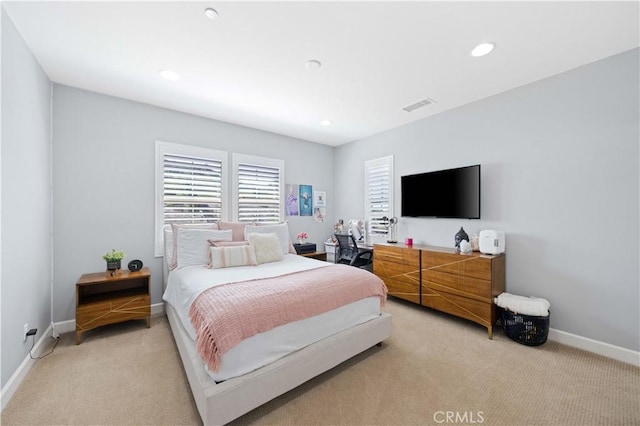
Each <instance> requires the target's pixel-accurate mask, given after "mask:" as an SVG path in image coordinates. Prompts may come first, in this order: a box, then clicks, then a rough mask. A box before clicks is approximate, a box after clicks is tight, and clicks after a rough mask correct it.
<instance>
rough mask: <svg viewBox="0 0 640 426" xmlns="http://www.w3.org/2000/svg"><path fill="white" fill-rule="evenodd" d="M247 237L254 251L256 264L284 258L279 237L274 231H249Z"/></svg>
mask: <svg viewBox="0 0 640 426" xmlns="http://www.w3.org/2000/svg"><path fill="white" fill-rule="evenodd" d="M247 239H248V240H249V243H250V244H251V246H253V248H254V250H255V252H256V261H257V262H258V265H261V264H263V263H269V262H278V261H280V260H282V259H283V258H284V256H283V254H282V247H281V246H280V239H279V238H278V235H277V234H275V233H273V232H272V233H269V234H264V233H259V232H255V233H250V234H247Z"/></svg>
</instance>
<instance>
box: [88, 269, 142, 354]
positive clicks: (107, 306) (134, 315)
mask: <svg viewBox="0 0 640 426" xmlns="http://www.w3.org/2000/svg"><path fill="white" fill-rule="evenodd" d="M150 280H151V273H150V272H149V268H146V267H145V268H142V269H141V270H140V271H136V272H130V271H119V272H118V273H117V274H115V275H111V274H110V273H108V272H97V273H92V274H84V275H82V276H81V277H80V279H79V280H78V282H77V283H76V345H79V344H80V340H81V337H82V333H84V332H85V331H88V330H91V329H94V328H96V327H100V326H103V325H107V324H114V323H117V322H123V321H129V320H133V319H145V320H146V322H147V328H149V327H150V326H151V295H150Z"/></svg>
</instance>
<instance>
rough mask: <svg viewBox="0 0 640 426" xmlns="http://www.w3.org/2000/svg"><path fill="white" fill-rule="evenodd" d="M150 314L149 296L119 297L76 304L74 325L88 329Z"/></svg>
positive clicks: (145, 316) (146, 316)
mask: <svg viewBox="0 0 640 426" xmlns="http://www.w3.org/2000/svg"><path fill="white" fill-rule="evenodd" d="M150 314H151V305H150V297H149V296H148V295H144V296H133V297H121V298H117V299H112V300H107V301H104V302H96V303H91V304H88V305H83V306H78V309H77V310H76V325H77V326H78V327H80V328H81V329H82V330H90V329H92V328H95V327H99V326H101V325H106V324H113V323H116V322H122V321H128V320H131V319H138V318H143V319H145V318H148V317H149V315H150Z"/></svg>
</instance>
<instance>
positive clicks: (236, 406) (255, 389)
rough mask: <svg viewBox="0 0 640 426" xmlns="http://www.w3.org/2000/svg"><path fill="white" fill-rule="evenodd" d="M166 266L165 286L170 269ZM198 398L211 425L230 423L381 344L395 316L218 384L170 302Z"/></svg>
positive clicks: (167, 240)
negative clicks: (205, 365)
mask: <svg viewBox="0 0 640 426" xmlns="http://www.w3.org/2000/svg"><path fill="white" fill-rule="evenodd" d="M170 230H171V228H170V227H167V226H165V228H164V231H163V232H164V248H165V252H164V254H165V257H166V258H169V259H170V258H171V257H172V250H173V249H172V246H173V236H172V235H171V232H170ZM162 264H163V288H164V287H166V285H167V278H168V276H169V270H168V268H167V263H166V262H162ZM164 307H165V312H166V313H167V317H168V318H169V324H170V325H171V331H172V332H173V337H174V339H175V342H176V345H177V346H178V351H179V352H180V358H182V364H183V366H184V371H185V372H186V374H187V379H188V380H189V385H190V386H191V393H192V394H193V399H194V400H195V402H196V406H197V407H198V412H199V413H200V417H201V418H202V421H203V422H204V424H205V425H222V424H225V423H228V422H230V421H232V420H234V419H236V418H238V417H240V416H242V415H243V414H246V413H248V412H249V411H251V410H253V409H254V408H256V407H259V406H261V405H262V404H264V403H265V402H268V401H270V400H272V399H274V398H276V397H278V396H280V395H282V394H283V393H286V392H288V391H290V390H291V389H293V388H295V387H297V386H300V385H301V384H303V383H304V382H306V381H308V380H309V379H312V378H313V377H316V376H318V375H319V374H322V373H324V372H325V371H327V370H330V369H331V368H333V367H335V366H336V365H338V364H340V363H342V362H344V361H346V360H348V359H349V358H351V357H353V356H355V355H357V354H359V353H361V352H363V351H365V350H367V349H369V348H370V347H372V346H375V345H377V344H379V343H380V342H382V341H383V340H385V339H386V338H388V337H389V336H390V335H391V315H390V314H388V313H382V314H381V315H380V316H379V317H376V318H374V319H372V320H369V321H367V322H365V323H363V324H359V325H356V326H354V327H351V328H348V329H346V330H344V331H342V332H340V333H337V334H334V335H333V336H329V337H327V338H325V339H322V340H320V341H318V342H316V343H313V344H311V345H309V346H307V347H305V348H303V349H300V350H299V351H296V352H293V353H291V354H289V355H287V356H285V357H283V358H280V359H279V360H277V361H275V362H273V363H271V364H269V365H265V366H264V367H261V368H259V369H257V370H254V371H252V372H251V373H247V374H245V375H242V376H239V377H235V378H232V379H229V380H225V381H224V382H221V383H216V382H215V381H213V379H211V377H210V376H209V375H208V374H207V372H206V371H205V368H204V362H203V361H202V359H201V358H200V355H199V354H198V353H197V351H196V349H195V344H194V342H193V340H191V338H190V337H189V334H188V333H187V331H186V330H185V328H184V327H183V325H182V323H181V321H180V319H179V317H178V315H177V313H176V311H175V310H174V309H173V308H172V307H171V306H170V305H169V304H168V303H165V304H164Z"/></svg>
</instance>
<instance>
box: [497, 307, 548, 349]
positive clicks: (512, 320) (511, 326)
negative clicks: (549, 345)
mask: <svg viewBox="0 0 640 426" xmlns="http://www.w3.org/2000/svg"><path fill="white" fill-rule="evenodd" d="M498 309H499V310H500V323H501V324H502V330H503V331H504V334H506V335H507V336H509V337H510V338H511V339H512V340H515V341H516V342H518V343H522V344H523V345H527V346H538V345H542V344H543V343H544V342H546V341H547V336H548V335H549V315H550V314H551V312H549V315H546V316H533V315H523V314H517V313H515V312H511V311H510V310H508V309H504V308H501V307H498Z"/></svg>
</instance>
